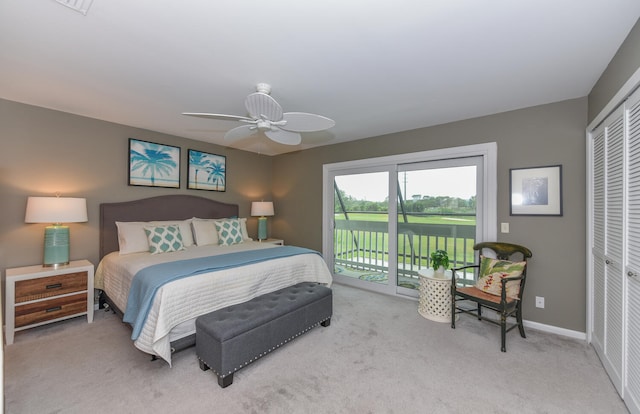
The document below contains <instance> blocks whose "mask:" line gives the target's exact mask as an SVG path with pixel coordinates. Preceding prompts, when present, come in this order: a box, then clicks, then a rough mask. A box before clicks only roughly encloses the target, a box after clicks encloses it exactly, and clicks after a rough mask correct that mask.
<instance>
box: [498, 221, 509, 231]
mask: <svg viewBox="0 0 640 414" xmlns="http://www.w3.org/2000/svg"><path fill="white" fill-rule="evenodd" d="M500 231H501V232H502V233H509V223H500Z"/></svg>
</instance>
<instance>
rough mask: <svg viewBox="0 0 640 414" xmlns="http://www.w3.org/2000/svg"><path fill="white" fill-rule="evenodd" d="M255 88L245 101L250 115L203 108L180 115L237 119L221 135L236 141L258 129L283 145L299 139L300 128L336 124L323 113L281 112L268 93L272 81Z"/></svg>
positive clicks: (298, 142) (293, 142)
mask: <svg viewBox="0 0 640 414" xmlns="http://www.w3.org/2000/svg"><path fill="white" fill-rule="evenodd" d="M256 91H257V92H254V93H252V94H250V95H249V96H247V98H246V99H245V101H244V106H245V108H246V109H247V113H248V114H249V117H246V116H238V115H225V114H211V113H206V112H183V113H182V114H183V115H188V116H195V117H199V118H209V119H219V120H223V121H239V122H244V123H246V125H241V126H239V127H235V128H233V129H231V130H229V131H228V132H227V133H226V134H225V135H224V139H225V140H227V141H231V142H232V141H237V140H240V139H244V138H247V137H249V136H251V135H253V134H255V133H257V132H258V131H261V132H263V133H264V134H265V135H266V136H267V138H269V139H271V140H272V141H275V142H278V143H280V144H284V145H298V144H300V143H301V142H302V136H301V135H300V132H315V131H324V130H326V129H329V128H332V127H333V126H335V124H336V123H335V121H333V120H332V119H330V118H327V117H325V116H322V115H316V114H309V113H306V112H283V111H282V107H281V106H280V104H279V103H278V102H277V101H276V100H275V99H273V97H271V95H270V93H271V85H269V84H267V83H259V84H258V85H256Z"/></svg>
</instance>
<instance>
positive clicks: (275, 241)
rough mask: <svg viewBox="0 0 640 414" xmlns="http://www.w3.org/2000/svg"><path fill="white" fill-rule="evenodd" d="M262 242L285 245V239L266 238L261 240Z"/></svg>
mask: <svg viewBox="0 0 640 414" xmlns="http://www.w3.org/2000/svg"><path fill="white" fill-rule="evenodd" d="M260 243H270V244H277V245H278V246H284V240H282V239H271V238H269V239H264V240H260Z"/></svg>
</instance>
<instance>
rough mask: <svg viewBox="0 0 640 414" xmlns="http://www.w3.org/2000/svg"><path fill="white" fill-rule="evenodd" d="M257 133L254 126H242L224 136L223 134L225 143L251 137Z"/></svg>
mask: <svg viewBox="0 0 640 414" xmlns="http://www.w3.org/2000/svg"><path fill="white" fill-rule="evenodd" d="M256 132H258V129H257V128H256V127H255V126H254V125H242V126H239V127H235V128H233V129H231V130H229V131H227V133H226V134H224V139H225V141H231V142H233V141H238V140H241V139H243V138H246V137H248V136H251V135H253V134H255V133H256Z"/></svg>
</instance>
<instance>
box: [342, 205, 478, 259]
mask: <svg viewBox="0 0 640 414" xmlns="http://www.w3.org/2000/svg"><path fill="white" fill-rule="evenodd" d="M335 217H336V220H344V216H343V215H341V214H336V216H335ZM399 218H400V219H401V220H402V216H400V217H399ZM349 220H353V221H369V222H388V214H386V213H381V214H366V213H349ZM408 221H409V223H422V224H438V225H457V226H467V225H468V226H474V227H475V223H476V220H475V217H468V216H408ZM401 222H402V221H401ZM336 232H338V230H336ZM353 237H354V235H353V234H351V233H348V234H347V233H346V232H345V233H344V234H343V235H342V237H338V235H337V234H336V240H334V243H335V245H334V249H335V250H334V251H335V252H336V253H338V252H341V251H348V250H350V249H353V248H354V244H353ZM355 237H356V239H357V246H358V250H359V251H358V252H357V253H355V252H354V253H353V255H358V256H360V257H363V256H364V257H366V258H367V259H370V260H372V261H375V260H383V261H385V262H388V254H387V252H388V251H389V238H388V234H387V233H380V232H378V233H373V232H368V231H358V232H356V235H355ZM411 242H412V243H413V253H414V263H413V266H414V267H428V266H429V263H428V258H429V255H430V253H431V251H433V250H435V249H444V250H446V251H447V252H448V253H449V260H450V262H451V267H456V266H462V265H464V264H465V263H472V262H473V261H474V251H473V245H474V243H475V241H474V240H473V239H469V238H468V239H463V238H457V239H456V238H453V237H446V238H445V237H442V236H440V237H436V236H431V235H430V236H427V235H413V236H411ZM411 242H410V240H409V236H402V237H399V240H398V262H399V264H401V263H403V262H404V263H406V264H410V262H411V251H412V249H411V247H412V246H411ZM465 244H466V246H465ZM465 247H466V249H465ZM343 249H344V250H343ZM465 253H466V254H465ZM342 258H343V259H346V258H353V256H352V255H351V254H349V255H348V256H342Z"/></svg>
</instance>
